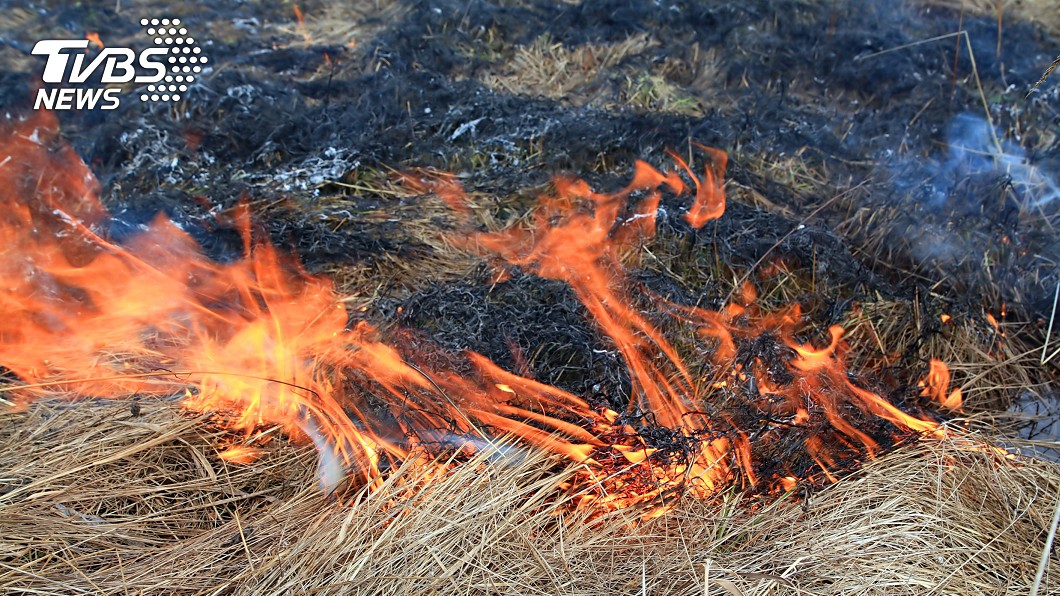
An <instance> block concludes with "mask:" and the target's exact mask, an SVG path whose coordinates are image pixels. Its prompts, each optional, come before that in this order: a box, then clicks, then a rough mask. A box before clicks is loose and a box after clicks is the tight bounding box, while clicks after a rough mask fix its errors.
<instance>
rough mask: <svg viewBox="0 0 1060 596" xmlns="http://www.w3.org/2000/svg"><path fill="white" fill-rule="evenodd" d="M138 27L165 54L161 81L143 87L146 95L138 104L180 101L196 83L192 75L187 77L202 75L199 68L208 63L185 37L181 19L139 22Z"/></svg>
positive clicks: (142, 20) (186, 31)
mask: <svg viewBox="0 0 1060 596" xmlns="http://www.w3.org/2000/svg"><path fill="white" fill-rule="evenodd" d="M140 26H142V27H144V31H145V32H146V33H147V35H148V38H149V39H151V40H152V41H154V45H155V46H162V47H164V48H165V49H166V50H167V53H168V55H167V56H166V64H167V70H166V74H165V77H164V81H160V82H158V83H156V84H154V85H148V86H147V87H145V90H146V91H147V92H146V93H141V94H140V101H143V102H149V101H150V102H159V101H162V102H177V101H180V98H181V97H182V95H183V94H184V93H185V92H186V91H187V90H188V85H190V84H191V83H194V82H195V75H192V74H190V73H192V72H195V73H200V72H202V66H200V65H202V64H206V62H207V59H206V56H203V55H202V48H200V47H199V46H198V45H196V43H195V38H194V37H190V36H189V35H188V29H187V28H186V27H182V26H181V21H180V19H171V18H166V19H140ZM178 92H179V93H178Z"/></svg>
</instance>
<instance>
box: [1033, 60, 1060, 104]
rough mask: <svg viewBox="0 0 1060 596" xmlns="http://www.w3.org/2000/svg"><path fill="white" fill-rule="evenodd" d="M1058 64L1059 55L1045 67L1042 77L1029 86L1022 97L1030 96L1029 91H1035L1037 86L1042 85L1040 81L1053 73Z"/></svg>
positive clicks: (1059, 64)
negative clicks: (1028, 89) (1029, 88)
mask: <svg viewBox="0 0 1060 596" xmlns="http://www.w3.org/2000/svg"><path fill="white" fill-rule="evenodd" d="M1058 66H1060V56H1057V57H1056V60H1053V63H1052V64H1050V65H1049V68H1047V69H1045V73H1043V74H1042V78H1040V79H1038V82H1037V83H1035V84H1034V86H1033V87H1031V90H1030V91H1028V92H1027V95H1026V96H1025V97H1024V99H1027V98H1028V97H1030V96H1031V93H1034V92H1035V91H1037V90H1038V87H1041V86H1042V83H1044V82H1045V79H1048V78H1049V75H1051V74H1053V71H1054V70H1056V67H1058Z"/></svg>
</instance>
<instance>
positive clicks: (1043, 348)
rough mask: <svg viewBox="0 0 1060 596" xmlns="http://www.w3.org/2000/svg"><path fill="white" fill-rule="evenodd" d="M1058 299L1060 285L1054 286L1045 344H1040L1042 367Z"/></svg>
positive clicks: (1059, 296)
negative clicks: (1054, 291) (1051, 312)
mask: <svg viewBox="0 0 1060 596" xmlns="http://www.w3.org/2000/svg"><path fill="white" fill-rule="evenodd" d="M1058 298H1060V283H1057V284H1056V293H1055V294H1053V314H1051V315H1049V329H1048V330H1047V331H1046V332H1045V343H1044V344H1042V359H1041V364H1042V365H1044V364H1045V363H1046V362H1047V359H1046V357H1045V355H1046V354H1047V353H1048V351H1047V350H1048V348H1049V338H1050V337H1051V336H1052V334H1053V322H1054V321H1055V320H1056V302H1057V299H1058Z"/></svg>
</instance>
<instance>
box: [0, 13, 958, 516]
mask: <svg viewBox="0 0 1060 596" xmlns="http://www.w3.org/2000/svg"><path fill="white" fill-rule="evenodd" d="M296 10H297V8H296ZM0 138H2V139H3V140H4V142H3V144H2V145H0V147H2V149H0V193H3V198H4V199H5V204H6V205H7V206H8V208H7V210H5V212H4V214H3V215H2V216H0V239H2V240H3V241H4V242H3V247H4V248H3V252H2V253H0V277H2V279H3V281H4V283H3V286H2V287H0V300H2V301H3V304H4V306H5V313H6V316H5V317H4V318H3V320H0V364H2V365H3V366H5V367H7V368H8V369H9V370H11V371H12V372H13V373H14V374H16V375H17V376H18V377H19V378H20V379H21V380H22V381H24V383H25V385H24V386H23V387H22V395H23V397H24V399H32V398H34V397H38V396H41V395H44V394H46V393H50V394H55V393H57V392H65V393H66V394H67V395H70V396H73V397H78V396H93V397H106V398H118V397H128V396H131V395H136V394H157V395H174V396H176V395H183V398H182V402H181V403H182V405H183V407H184V408H186V409H187V410H188V411H190V412H196V413H205V414H211V415H212V419H213V421H214V423H215V424H218V425H221V426H222V427H224V428H226V429H229V430H231V431H232V432H233V435H234V436H242V437H243V439H242V440H239V439H233V440H232V442H231V443H230V446H229V447H227V448H225V449H223V450H221V451H219V457H221V458H222V459H224V460H226V461H228V462H232V463H247V462H250V461H253V460H254V459H255V458H256V457H258V456H260V454H261V453H262V450H261V448H260V445H258V444H257V443H255V440H256V439H255V437H260V436H261V431H262V429H265V428H278V429H280V430H281V431H282V432H283V433H284V434H285V435H286V436H288V437H291V438H292V439H294V440H296V441H303V442H311V443H312V444H313V445H314V446H315V447H316V448H317V450H318V452H319V453H320V468H319V473H320V480H321V484H322V487H323V488H324V489H325V490H331V489H333V488H334V487H335V486H337V485H339V484H340V483H342V482H345V481H346V479H347V478H348V477H350V476H354V477H359V478H360V479H361V482H362V483H365V484H369V485H371V484H374V483H377V482H379V481H380V479H381V476H382V474H383V473H384V471H385V470H386V469H387V468H388V467H389V466H391V465H393V464H395V463H397V462H398V461H401V460H406V459H408V458H410V457H418V454H421V453H423V452H426V453H429V454H440V453H450V454H454V453H456V454H460V453H473V452H475V451H476V450H477V449H479V448H480V446H481V445H483V444H484V442H485V441H491V440H493V439H495V438H497V437H498V436H500V435H510V436H513V437H515V438H517V440H518V441H519V442H521V443H522V445H524V446H525V447H528V448H532V449H541V450H546V451H548V452H550V453H554V454H557V455H559V456H562V457H565V458H568V459H570V460H573V461H575V462H580V463H582V464H583V465H582V466H581V468H582V469H583V470H584V473H583V474H582V475H581V476H580V477H579V478H578V479H577V480H576V483H577V484H578V488H579V490H582V491H583V493H582V494H583V502H584V503H585V505H586V506H589V505H591V506H606V507H620V506H629V505H633V504H638V503H652V504H654V505H658V501H659V499H660V498H661V497H665V496H667V495H669V494H673V493H676V492H678V491H683V490H690V491H691V492H693V493H694V494H699V495H707V494H711V493H712V492H714V491H716V490H717V489H718V488H719V487H721V486H724V485H726V484H728V483H730V482H731V481H732V480H733V479H734V478H735V477H737V476H739V477H740V478H742V479H743V481H744V482H745V483H746V484H748V485H760V486H767V487H777V488H779V489H783V490H792V488H793V486H794V484H795V483H796V479H799V478H806V477H807V475H812V474H816V473H820V474H823V475H824V476H825V477H827V478H832V477H833V471H834V470H835V469H836V468H837V467H838V466H839V465H840V463H841V462H842V461H845V460H849V459H850V458H857V457H860V456H861V455H863V454H867V455H868V456H870V457H871V456H872V455H873V454H874V453H875V452H877V451H878V450H879V449H880V445H879V444H878V438H874V437H879V436H880V433H879V432H874V431H871V430H866V429H865V428H863V425H865V424H867V425H868V426H873V427H878V426H879V425H881V424H884V425H887V428H888V429H890V430H889V431H888V432H890V433H892V434H893V435H895V436H898V435H902V434H917V433H938V432H941V431H940V430H939V425H938V423H936V422H935V421H933V420H930V419H921V418H917V417H915V416H912V415H910V414H907V413H906V412H904V411H902V410H901V409H899V408H897V407H896V406H894V405H893V404H892V403H891V402H890V401H889V400H887V399H886V398H884V397H882V396H881V395H879V394H877V393H875V392H873V391H872V390H871V389H869V388H867V387H863V386H861V385H859V384H857V383H856V382H855V381H853V380H852V379H851V377H850V375H849V374H848V373H847V368H846V363H845V358H844V356H845V353H846V352H847V350H848V348H847V346H846V344H845V342H844V341H843V339H842V335H843V330H842V328H841V327H838V326H836V327H832V328H831V329H830V330H829V338H830V339H829V341H828V342H827V344H826V345H822V346H819V347H818V346H815V345H813V344H811V343H807V342H806V341H805V340H800V339H799V336H798V333H799V332H800V327H799V326H800V324H801V323H802V317H801V315H800V312H799V309H798V307H797V306H792V307H789V308H786V309H783V310H781V311H777V312H767V311H764V310H762V309H761V308H759V307H758V306H757V305H756V300H757V298H756V295H755V291H754V287H753V286H752V285H750V284H747V285H745V286H744V287H743V288H742V291H741V292H740V300H739V302H735V303H732V304H729V305H727V306H725V307H724V308H722V309H720V310H717V311H715V310H710V309H706V308H700V307H692V306H686V305H680V304H675V303H671V302H668V301H666V300H663V299H661V298H658V297H656V298H655V303H656V305H657V306H658V308H657V311H658V312H656V313H654V314H651V315H649V314H648V313H644V312H642V311H641V310H640V309H638V308H637V307H636V306H635V305H634V304H635V300H634V296H633V291H632V289H631V284H630V282H629V281H628V280H627V279H626V274H625V269H624V267H623V259H624V258H625V257H626V256H628V254H629V253H631V252H633V251H634V250H636V249H637V247H639V246H640V245H641V243H643V242H644V241H646V240H647V239H650V238H651V237H652V235H653V234H654V232H655V219H656V217H657V216H658V213H659V205H660V201H662V200H663V199H664V198H665V197H681V196H683V195H686V194H687V193H688V192H689V188H688V186H687V185H686V183H685V181H684V178H683V177H682V174H683V175H685V176H688V177H690V178H691V180H692V188H693V189H694V190H693V191H692V194H693V200H692V203H691V207H690V208H689V210H688V211H687V213H685V215H684V218H685V221H686V222H687V223H688V224H690V225H691V226H692V227H696V228H698V227H701V226H703V225H705V224H706V223H707V222H708V221H710V220H712V219H716V218H717V217H720V216H721V215H722V214H723V212H724V209H725V202H724V190H723V187H724V179H723V175H724V168H725V163H726V156H725V154H724V153H723V152H721V151H718V150H716V149H709V148H705V147H700V149H701V150H702V151H703V152H704V154H705V155H706V157H707V165H706V166H705V167H704V168H703V175H702V177H699V176H696V175H695V174H694V169H693V167H692V165H690V160H689V161H686V160H684V159H682V158H680V157H678V156H676V155H672V157H673V159H674V161H675V164H676V167H675V168H674V169H672V170H671V171H667V172H663V171H660V170H658V169H656V168H654V167H652V166H650V165H648V164H647V163H645V162H637V163H636V165H635V169H634V176H633V180H632V182H631V183H630V184H629V185H628V186H626V187H625V188H623V189H621V190H619V191H618V192H615V193H598V192H595V191H594V190H592V189H591V188H590V187H589V185H588V184H587V183H585V182H584V181H581V180H577V179H572V178H560V179H557V180H556V181H555V184H554V192H553V193H551V194H549V195H546V196H544V197H541V199H540V201H539V206H538V209H537V211H536V220H535V221H534V223H533V225H532V226H531V227H530V228H527V229H523V228H512V229H509V230H505V231H502V232H496V233H479V234H474V235H470V236H468V237H466V238H465V240H464V246H465V247H466V248H468V249H471V250H474V251H478V252H480V253H483V254H486V255H489V256H491V257H493V258H496V259H499V260H501V261H502V262H504V263H506V264H508V265H509V266H518V267H521V268H524V269H526V270H529V271H532V272H533V273H535V274H536V275H539V276H542V277H547V278H551V279H556V280H561V281H563V282H564V283H566V284H568V285H569V286H570V287H571V289H572V290H573V292H574V294H575V295H576V296H577V297H578V299H579V300H580V301H581V302H582V303H583V304H584V306H585V309H586V311H587V313H588V315H589V317H590V318H591V320H592V321H593V322H594V324H596V325H597V326H598V328H599V329H600V331H601V332H602V333H603V334H604V335H606V336H607V338H608V339H609V340H610V342H611V343H612V344H613V345H614V347H615V348H616V349H617V350H618V352H619V353H620V354H621V356H622V358H623V359H624V361H625V364H626V366H627V368H628V371H629V375H630V380H631V390H630V394H629V395H628V396H626V397H625V398H624V399H622V400H621V401H623V402H624V407H621V408H618V407H616V408H615V409H612V408H611V405H610V404H614V403H618V401H619V400H617V399H616V400H612V401H611V402H610V403H599V402H593V403H590V402H589V401H587V400H586V399H584V398H583V397H580V396H577V395H574V394H571V393H569V392H566V391H564V390H562V389H559V388H557V387H553V386H550V385H547V384H545V383H541V382H539V381H535V380H533V379H530V378H527V377H526V376H523V375H519V374H515V373H512V372H509V371H506V370H504V369H502V368H500V367H499V366H497V365H496V364H494V363H493V362H491V361H490V360H489V359H487V358H485V357H483V356H481V355H479V354H475V353H467V354H464V355H454V356H453V359H452V361H453V363H452V364H451V365H444V364H443V365H439V364H437V361H438V358H430V357H429V356H431V354H430V353H428V352H430V350H429V349H428V350H425V349H424V348H422V347H417V345H420V346H421V345H422V340H419V341H417V342H413V341H409V339H408V338H407V337H406V336H405V335H403V333H402V332H401V331H397V332H393V333H390V334H383V333H382V332H381V331H379V330H378V329H376V328H375V327H373V326H372V325H370V324H369V323H367V322H365V321H356V320H355V319H354V318H352V316H351V313H349V312H347V310H346V308H345V307H344V306H343V302H342V301H341V300H340V299H339V298H338V296H337V293H336V291H335V288H334V286H333V284H332V282H331V281H330V280H329V279H327V278H325V277H321V276H315V275H311V274H309V273H308V272H306V271H305V270H304V269H303V268H302V267H301V266H300V264H299V263H298V261H297V260H296V259H294V258H292V257H289V256H285V255H283V254H281V253H280V252H279V251H278V250H276V248H275V247H273V246H272V245H270V244H268V243H267V242H260V241H257V240H256V236H255V234H254V233H253V226H252V224H251V218H250V215H249V213H248V212H247V210H246V209H245V208H236V209H233V210H231V211H230V212H229V213H227V214H226V215H225V219H226V221H225V223H226V224H228V225H232V226H234V227H236V228H237V229H239V231H240V233H241V234H242V237H243V239H244V246H243V255H242V258H240V259H236V260H234V261H231V262H228V263H216V262H213V261H211V260H209V259H208V258H206V257H205V256H204V255H203V254H202V253H201V251H200V249H199V247H198V246H197V245H196V243H195V242H194V241H193V240H192V238H191V237H190V236H189V235H188V234H187V233H186V232H185V231H183V230H181V229H180V228H179V227H177V226H176V225H175V224H173V223H172V222H170V221H168V220H167V219H166V218H164V217H162V216H159V217H158V218H156V219H155V220H154V221H153V222H152V223H151V224H150V225H149V226H147V229H146V230H145V231H143V232H142V233H141V234H139V235H137V236H136V237H133V238H131V239H128V240H125V241H122V242H120V243H118V242H115V241H112V240H110V239H108V235H107V225H108V221H109V215H108V214H107V212H106V210H105V209H104V207H103V206H102V204H101V203H100V201H99V198H98V192H99V186H98V183H97V182H96V180H95V178H94V177H93V176H92V174H91V172H90V171H89V170H88V169H87V168H86V167H85V165H84V163H83V162H82V161H81V160H80V159H79V158H78V157H77V155H76V154H74V152H73V151H72V150H71V149H70V148H69V147H68V146H66V145H65V144H64V143H63V142H62V140H61V137H60V135H59V132H58V128H57V125H56V122H55V120H54V118H53V117H52V116H50V115H49V114H46V113H41V114H38V115H36V116H34V117H32V118H29V119H26V120H24V121H17V122H9V123H8V124H7V125H6V126H5V127H4V129H3V130H0ZM405 178H406V180H407V181H408V183H409V184H413V185H418V188H420V189H421V190H422V191H427V192H435V193H437V194H439V195H440V196H441V197H442V198H443V199H444V200H446V201H447V202H449V204H450V205H451V206H452V207H453V209H454V210H457V211H459V212H460V213H462V214H464V215H466V216H468V217H469V216H470V211H469V209H468V208H467V202H466V196H465V195H464V193H463V190H462V189H461V188H460V186H459V184H458V182H457V181H456V179H455V178H454V177H452V176H447V175H438V174H436V173H430V175H424V176H418V175H406V176H405ZM504 279H506V276H505V275H504V274H503V273H502V274H499V275H498V280H499V281H498V282H497V283H503V280H504ZM661 320H665V321H668V323H667V325H666V327H665V328H669V327H670V326H671V325H673V326H683V327H684V328H686V329H687V330H688V331H689V333H687V334H685V335H687V336H688V337H691V338H693V339H692V340H691V341H692V342H693V343H695V344H696V346H695V347H696V348H697V349H696V350H694V353H696V354H700V355H701V356H699V357H697V358H696V359H687V358H686V357H683V356H682V352H683V350H679V349H678V348H677V347H676V346H675V344H674V343H672V340H671V339H669V338H668V334H667V333H666V332H664V328H663V327H661V326H660V323H659V321H661ZM703 355H705V356H703ZM428 361H430V362H431V363H432V365H430V366H429V365H428V364H427V362H428ZM938 365H941V363H938ZM940 370H942V371H945V367H944V366H942V368H941V369H940ZM948 384H949V376H948V371H945V375H943V373H942V372H939V370H938V369H937V365H936V362H935V361H933V362H932V374H931V375H929V378H928V380H927V381H925V383H924V387H925V389H924V392H925V395H929V396H932V397H935V398H936V399H937V400H938V401H939V402H940V403H942V405H943V406H945V407H959V405H960V394H959V390H958V391H955V392H953V393H951V394H950V395H949V396H947V397H945V399H941V398H940V396H942V395H943V394H944V393H945V391H946V389H947V388H948ZM954 396H956V397H954ZM954 400H956V401H954ZM954 403H956V406H953V404H954ZM618 410H621V411H618ZM751 419H754V420H757V421H758V422H756V423H754V424H751V423H749V422H748V420H751ZM763 421H764V422H763ZM266 434H268V433H266ZM790 436H797V437H800V440H799V441H797V443H796V444H797V445H798V446H799V447H798V448H799V450H800V452H803V453H804V454H805V456H806V458H807V460H808V461H812V462H815V463H813V464H811V465H812V466H816V472H815V471H813V470H810V469H808V468H807V467H806V465H802V466H801V467H800V466H799V465H797V464H795V463H792V461H793V460H792V457H793V456H792V455H791V454H792V452H793V450H792V449H790V448H789V445H788V443H785V441H786V438H785V437H790ZM771 450H785V455H784V456H783V457H782V458H781V459H779V460H778V461H777V462H775V463H768V460H770V458H771V457H772V456H771V455H770V454H771V453H772V451H771ZM785 458H786V459H785ZM764 462H766V463H764ZM662 510H663V509H661V508H658V509H654V510H653V511H655V512H660V511H662Z"/></svg>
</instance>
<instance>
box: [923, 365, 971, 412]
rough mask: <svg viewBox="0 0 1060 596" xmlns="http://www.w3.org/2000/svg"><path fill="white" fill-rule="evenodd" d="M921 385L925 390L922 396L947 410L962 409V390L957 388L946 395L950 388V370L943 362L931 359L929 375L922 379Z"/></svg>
mask: <svg viewBox="0 0 1060 596" xmlns="http://www.w3.org/2000/svg"><path fill="white" fill-rule="evenodd" d="M919 385H920V387H922V388H923V390H922V391H921V392H920V395H922V396H924V397H929V398H931V399H933V400H935V401H936V402H938V404H939V405H941V406H942V407H943V408H946V409H947V410H960V409H961V402H962V399H961V388H960V387H957V388H956V389H954V390H953V391H951V392H950V393H949V394H948V395H947V394H946V390H947V389H949V387H950V369H949V367H947V366H946V364H945V363H944V362H942V361H941V360H937V359H935V358H932V359H931V363H930V368H929V370H928V374H927V376H926V377H924V378H923V379H921V381H920V383H919Z"/></svg>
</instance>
